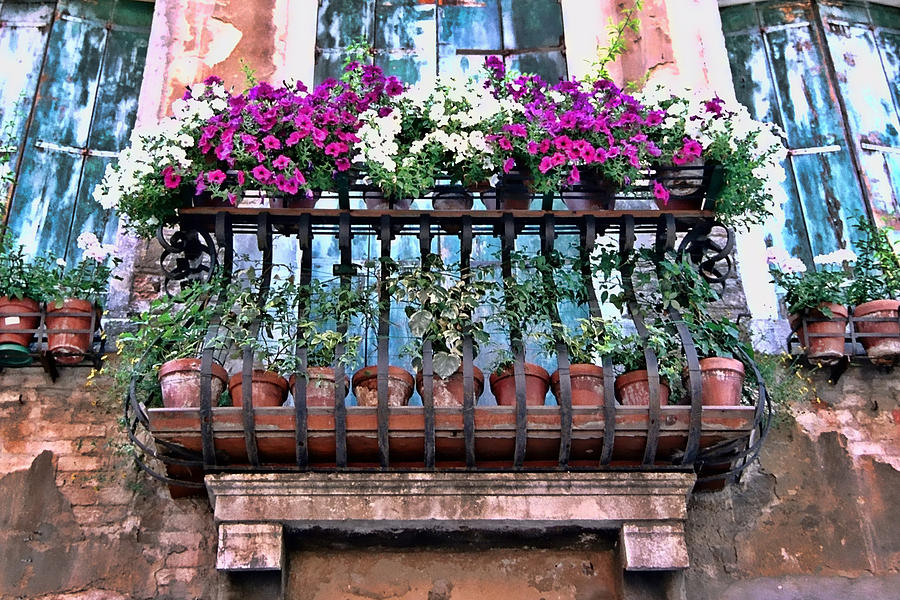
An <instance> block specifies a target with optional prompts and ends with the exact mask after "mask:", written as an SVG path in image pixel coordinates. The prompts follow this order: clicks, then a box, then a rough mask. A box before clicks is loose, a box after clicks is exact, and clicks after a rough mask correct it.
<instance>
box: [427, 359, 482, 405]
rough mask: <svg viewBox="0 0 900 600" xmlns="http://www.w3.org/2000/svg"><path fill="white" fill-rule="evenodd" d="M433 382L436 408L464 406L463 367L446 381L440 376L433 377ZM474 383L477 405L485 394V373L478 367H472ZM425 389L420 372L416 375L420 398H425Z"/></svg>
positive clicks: (433, 396)
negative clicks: (483, 393)
mask: <svg viewBox="0 0 900 600" xmlns="http://www.w3.org/2000/svg"><path fill="white" fill-rule="evenodd" d="M432 381H434V384H433V385H432V388H431V390H432V398H433V399H434V405H435V406H436V407H439V408H440V407H448V406H462V405H463V398H465V395H464V394H463V383H464V382H463V372H462V367H460V368H459V369H457V371H456V373H454V374H453V375H451V376H450V377H448V378H446V379H443V378H442V377H440V376H439V375H433V376H432ZM472 383H473V384H474V388H475V389H474V392H475V403H476V404H477V403H478V399H479V398H480V397H481V394H482V392H484V373H482V372H481V369H479V368H478V367H476V366H473V367H472ZM424 389H425V378H424V377H422V372H421V371H419V372H418V373H416V391H417V392H419V396H422V397H423V398H424V396H423V390H424Z"/></svg>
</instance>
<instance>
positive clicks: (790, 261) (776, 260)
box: [766, 248, 806, 274]
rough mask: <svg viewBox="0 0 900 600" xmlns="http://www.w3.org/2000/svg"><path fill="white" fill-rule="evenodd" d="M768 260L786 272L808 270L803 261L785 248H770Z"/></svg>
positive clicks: (767, 255)
mask: <svg viewBox="0 0 900 600" xmlns="http://www.w3.org/2000/svg"><path fill="white" fill-rule="evenodd" d="M766 262H768V263H769V265H770V266H773V267H776V268H777V269H778V270H779V271H781V272H782V273H785V274H791V273H805V272H806V265H805V264H804V263H803V261H802V260H800V259H799V258H795V257H793V256H791V255H790V254H788V253H787V251H786V250H785V249H784V248H768V249H767V250H766Z"/></svg>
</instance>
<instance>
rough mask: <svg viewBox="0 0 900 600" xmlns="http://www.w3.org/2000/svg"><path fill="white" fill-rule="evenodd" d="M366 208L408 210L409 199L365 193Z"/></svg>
mask: <svg viewBox="0 0 900 600" xmlns="http://www.w3.org/2000/svg"><path fill="white" fill-rule="evenodd" d="M365 200H366V208H367V209H369V210H409V207H410V206H411V205H412V200H410V199H409V198H388V197H386V196H385V195H384V194H382V193H381V192H380V191H366V193H365Z"/></svg>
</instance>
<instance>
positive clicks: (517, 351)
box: [500, 213, 528, 469]
mask: <svg viewBox="0 0 900 600" xmlns="http://www.w3.org/2000/svg"><path fill="white" fill-rule="evenodd" d="M515 240H516V230H515V223H514V222H513V216H512V214H510V213H504V214H503V237H502V239H501V241H500V252H501V263H500V266H501V270H502V273H503V279H504V281H506V280H508V279H511V278H512V276H513V272H512V251H513V245H514V244H515ZM509 341H510V346H511V349H512V352H513V375H514V377H515V382H516V446H515V454H514V455H513V466H514V467H515V468H517V469H518V468H521V467H522V465H523V464H524V463H525V446H526V443H527V440H528V429H527V427H528V424H527V420H528V412H527V408H526V396H525V342H524V340H523V339H522V330H521V328H520V326H519V324H511V326H510V331H509Z"/></svg>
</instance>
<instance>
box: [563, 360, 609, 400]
mask: <svg viewBox="0 0 900 600" xmlns="http://www.w3.org/2000/svg"><path fill="white" fill-rule="evenodd" d="M569 379H570V381H571V382H572V406H600V405H602V404H603V367H598V366H597V365H589V364H574V365H570V366H569ZM550 391H552V392H553V395H554V396H556V399H557V401H559V393H560V392H559V371H554V373H553V375H551V376H550Z"/></svg>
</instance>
